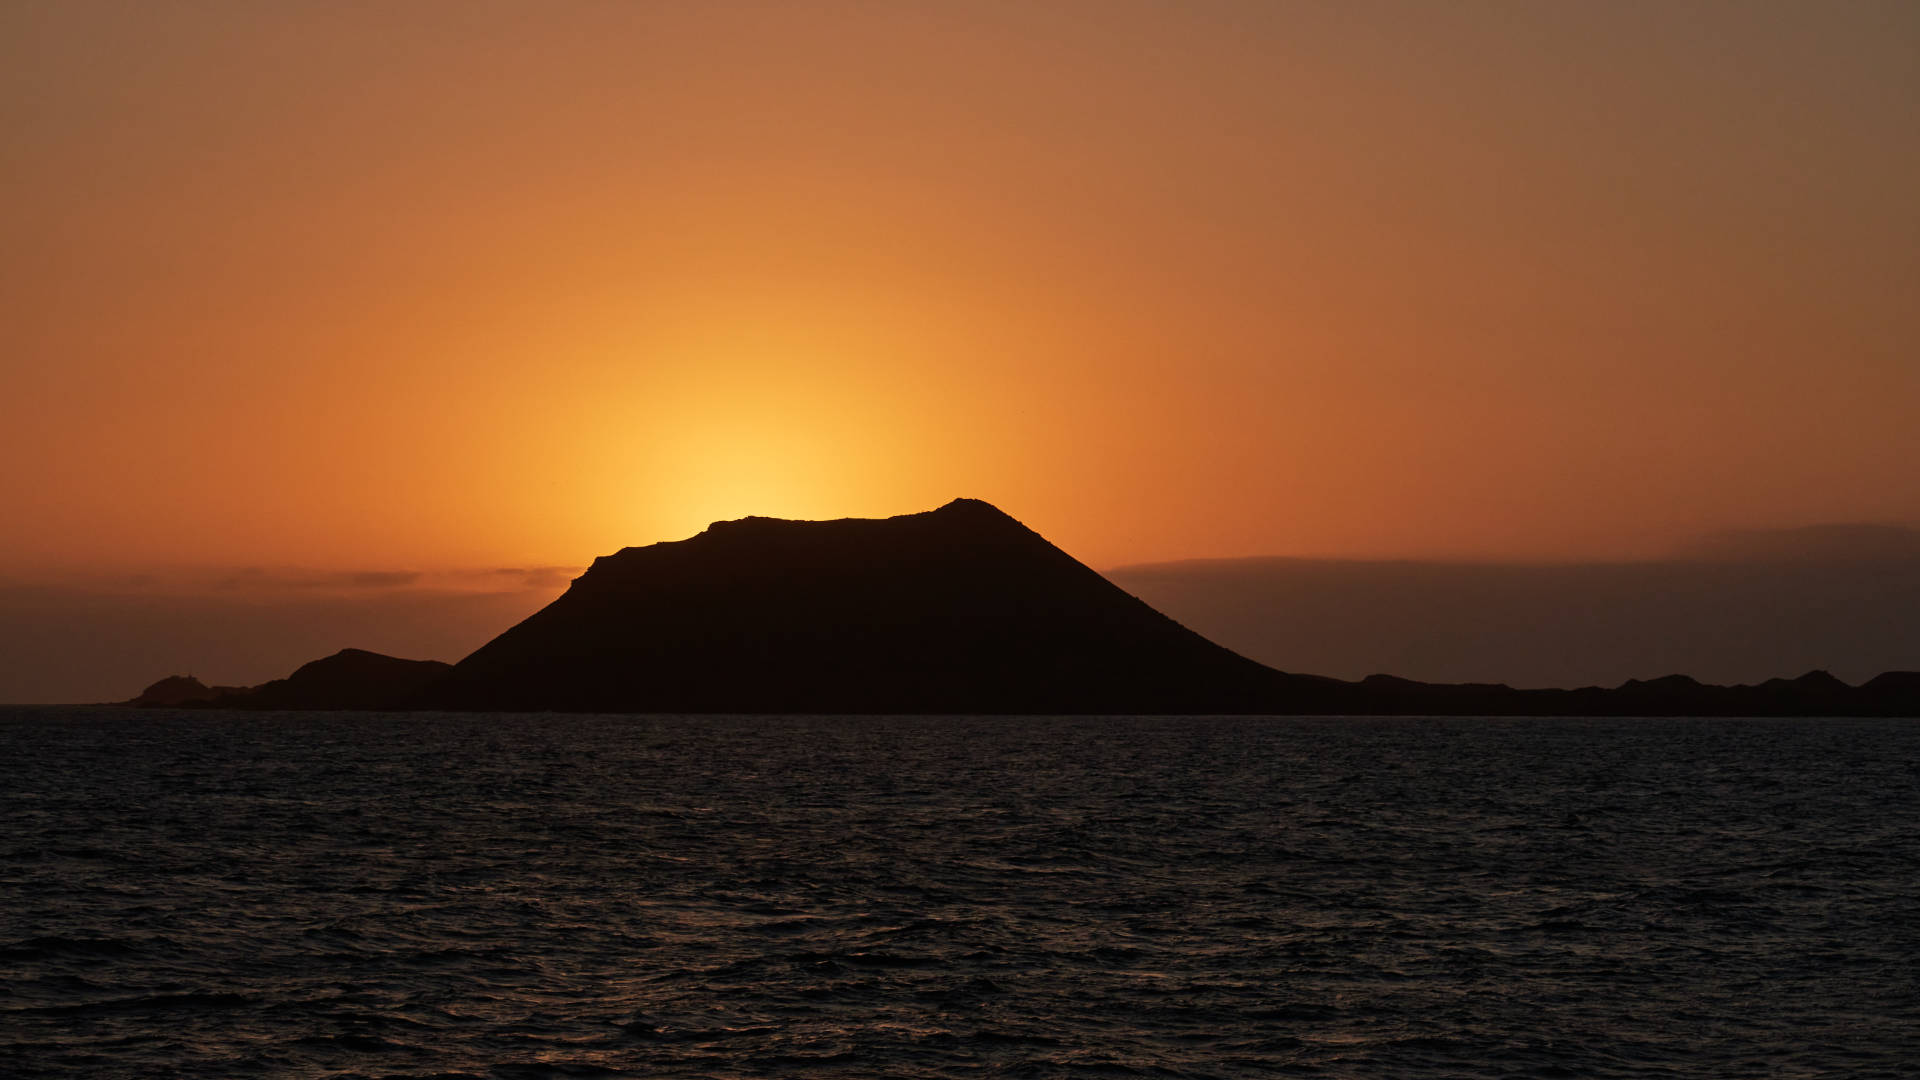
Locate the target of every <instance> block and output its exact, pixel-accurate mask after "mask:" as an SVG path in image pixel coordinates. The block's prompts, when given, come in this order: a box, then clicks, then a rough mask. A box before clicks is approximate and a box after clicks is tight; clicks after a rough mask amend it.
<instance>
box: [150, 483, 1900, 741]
mask: <svg viewBox="0 0 1920 1080" xmlns="http://www.w3.org/2000/svg"><path fill="white" fill-rule="evenodd" d="M129 704H134V705H148V706H163V705H173V706H187V707H194V706H211V707H226V708H246V709H452V710H501V711H528V712H537V711H595V712H627V713H722V712H725V713H827V714H832V713H914V714H941V713H949V714H956V713H999V714H1050V713H1082V714H1085V713H1113V714H1179V713H1254V714H1258V713H1271V714H1285V713H1293V714H1302V713H1305V714H1313V713H1323V714H1344V715H1365V714H1383V715H1384V714H1427V715H1639V716H1661V715H1751V716H1766V715H1897V716H1914V715H1920V674H1915V673H1910V672H1892V673H1888V674H1885V675H1882V676H1880V677H1878V678H1876V679H1874V680H1872V681H1871V682H1869V683H1867V684H1865V685H1863V686H1858V687H1855V686H1850V685H1848V684H1846V683H1844V682H1842V681H1840V680H1839V679H1836V678H1834V677H1833V676H1831V675H1828V674H1826V673H1825V672H1811V673H1809V674H1807V675H1804V676H1801V677H1800V678H1797V679H1790V680H1789V679H1773V680H1770V681H1768V682H1765V683H1762V684H1759V685H1755V686H1732V687H1726V686H1709V685H1705V684H1702V683H1699V682H1697V681H1695V680H1693V679H1690V678H1687V677H1685V676H1669V677H1666V678H1661V679H1654V680H1649V681H1637V680H1636V681H1629V682H1627V683H1626V684H1624V685H1622V686H1619V687H1616V688H1613V689H1602V688H1600V687H1585V688H1581V689H1576V690H1515V689H1512V688H1510V687H1508V686H1505V685H1500V684H1481V683H1473V684H1458V685H1445V684H1432V683H1422V682H1414V681H1411V680H1407V679H1399V678H1393V677H1391V676H1385V675H1375V676H1371V677H1369V678H1366V679H1363V680H1361V681H1359V682H1343V681H1339V680H1335V679H1329V678H1322V677H1319V676H1313V675H1294V674H1287V673H1284V672H1281V671H1277V670H1275V669H1273V668H1270V667H1266V666H1263V665H1261V664H1258V663H1255V662H1254V661H1252V660H1249V659H1247V658H1245V657H1243V656H1240V655H1238V654H1236V653H1234V652H1231V651H1229V650H1227V649H1225V648H1222V647H1221V646H1219V645H1216V644H1214V643H1213V642H1211V641H1208V640H1207V639H1205V638H1203V637H1201V636H1200V635H1198V634H1196V633H1194V632H1192V631H1191V630H1188V629H1187V628H1185V627H1183V626H1181V625H1180V624H1178V623H1176V622H1174V621H1173V620H1172V619H1169V618H1167V617H1166V616H1165V615H1162V614H1161V613H1160V612H1158V611H1155V610H1154V609H1153V608H1151V607H1149V606H1148V605H1147V604H1145V603H1144V602H1142V601H1140V600H1139V599H1137V598H1135V597H1134V596H1132V595H1130V594H1128V593H1127V592H1125V591H1123V590H1122V589H1120V588H1119V587H1118V586H1116V585H1114V584H1112V583H1111V582H1109V581H1108V580H1106V579H1105V578H1103V577H1101V576H1100V575H1099V574H1097V573H1095V572H1094V571H1092V570H1090V569H1088V568H1087V567H1086V566H1084V565H1082V564H1081V563H1079V562H1077V561H1076V560H1074V559H1073V558H1072V557H1070V556H1068V555H1067V554H1066V553H1065V552H1062V551H1061V550H1060V549H1058V548H1056V547H1054V546H1053V545H1052V544H1050V543H1048V542H1047V541H1046V540H1045V539H1043V538H1041V537H1040V536H1039V535H1038V534H1036V533H1034V532H1033V531H1032V530H1030V529H1028V528H1026V527H1025V526H1024V525H1021V524H1020V523H1019V522H1017V521H1015V520H1014V519H1012V518H1011V517H1008V516H1007V515H1006V514H1004V513H1002V512H1000V511H999V510H997V509H995V508H994V507H992V506H990V505H988V504H987V503H984V502H980V501H978V500H973V499H959V500H955V501H954V502H951V503H949V504H947V505H946V506H943V507H941V508H939V509H938V510H932V511H928V512H926V513H921V514H908V515H904V516H901V517H894V518H886V519H882V520H866V519H845V520H840V521H783V520H776V519H771V518H744V519H741V520H738V521H725V522H718V523H716V524H714V525H713V526H711V527H710V528H708V529H707V530H706V531H705V532H702V533H701V534H699V535H698V536H694V537H692V538H690V539H687V540H681V541H674V542H669V543H660V544H653V545H651V546H648V547H641V548H627V549H625V550H623V551H620V552H618V553H617V554H614V555H609V556H605V557H603V558H600V559H598V560H595V562H594V564H593V565H592V566H591V567H590V568H589V569H588V570H587V572H586V573H584V574H582V575H581V576H580V577H579V578H577V579H576V580H575V581H574V582H573V584H572V586H571V587H570V588H569V589H568V590H567V592H566V593H565V594H563V595H562V596H560V597H559V598H558V599H556V600H555V601H553V602H552V603H551V604H549V605H547V606H546V607H545V608H543V609H541V610H540V611H538V612H536V613H535V614H534V615H532V616H531V617H529V618H527V619H526V620H524V621H523V622H521V623H520V624H519V625H517V626H514V627H513V628H511V629H509V630H508V631H506V632H505V633H503V634H501V635H500V636H499V637H497V638H495V639H494V640H492V641H491V642H489V643H487V644H486V645H485V646H483V647H481V648H480V649H479V650H478V651H476V652H474V653H473V654H472V655H470V656H468V657H467V658H466V659H464V660H462V661H461V662H460V663H459V664H457V665H447V664H443V663H439V662H437V661H428V660H399V659H395V658H393V657H390V656H381V655H379V654H377V653H371V652H366V651H363V650H359V649H346V650H342V651H341V652H339V653H336V654H335V655H333V656H330V657H327V658H325V659H323V660H316V661H314V662H312V663H310V664H307V665H305V666H303V667H301V668H300V669H299V670H298V671H295V672H294V673H293V674H292V675H290V676H288V677H287V678H285V679H278V680H275V681H273V682H270V683H266V684H263V685H261V686H258V687H253V688H249V689H235V688H229V687H217V688H209V687H205V686H203V685H202V684H200V683H199V682H198V681H197V680H193V679H190V678H187V677H174V678H170V679H163V680H161V681H160V682H159V683H156V684H154V685H153V686H152V687H149V688H148V690H147V691H146V692H145V693H143V694H142V695H141V696H140V697H139V698H136V699H134V701H132V702H129Z"/></svg>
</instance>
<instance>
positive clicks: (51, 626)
mask: <svg viewBox="0 0 1920 1080" xmlns="http://www.w3.org/2000/svg"><path fill="white" fill-rule="evenodd" d="M578 572H579V571H578V570H577V569H576V568H572V567H510V568H500V569H483V570H473V571H453V572H435V573H424V572H415V571H388V570H368V571H348V572H338V571H312V570H301V569H297V568H295V569H263V568H258V567H251V568H224V569H212V570H185V571H182V570H174V571H161V572H142V573H130V574H119V575H113V576H94V577H86V578H74V579H68V580H63V581H58V582H54V583H50V584H23V583H12V584H7V583H0V702H7V703H40V702H90V701H118V700H124V699H126V698H129V697H132V696H133V695H134V694H136V693H138V692H139V691H140V690H141V689H142V688H144V687H145V686H147V685H148V684H149V683H151V682H153V681H154V680H156V679H159V678H161V677H163V676H166V675H195V676H198V677H199V678H200V679H202V680H203V681H205V682H208V683H222V684H228V685H252V684H255V683H260V682H264V681H266V680H268V679H273V678H278V677H280V676H282V675H285V674H287V673H288V672H290V671H292V670H293V669H294V668H296V667H298V666H299V665H301V664H303V663H305V662H307V661H308V660H312V659H315V658H316V657H320V656H326V655H329V654H331V653H333V652H336V651H338V650H339V649H341V648H345V647H349V646H351V647H355V648H363V649H371V650H374V651H375V652H383V653H388V654H391V655H394V656H403V657H408V658H412V659H431V660H449V661H451V660H458V659H460V658H461V657H463V656H465V655H466V654H467V653H469V652H472V651H473V650H474V649H476V648H478V647H480V646H481V645H483V644H485V643H486V642H487V641H488V640H489V639H491V638H492V637H493V636H494V635H495V634H498V633H499V632H500V631H502V630H504V629H506V628H507V627H509V626H511V625H513V624H514V623H516V622H518V621H519V620H521V619H523V618H526V617H527V616H528V615H530V614H532V613H533V612H535V611H537V610H539V609H540V607H542V606H543V605H545V604H546V603H547V602H548V601H550V600H552V599H553V598H554V597H555V596H557V595H559V594H560V592H562V591H563V590H564V589H565V588H566V585H567V583H568V581H570V580H571V579H572V578H573V577H574V576H575V575H577V574H578Z"/></svg>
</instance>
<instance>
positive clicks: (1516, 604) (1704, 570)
mask: <svg viewBox="0 0 1920 1080" xmlns="http://www.w3.org/2000/svg"><path fill="white" fill-rule="evenodd" d="M1107 576H1108V577H1110V578H1112V579H1113V580H1114V581H1115V582H1117V583H1118V584H1119V585H1120V586H1121V587H1123V588H1125V589H1127V590H1129V591H1131V592H1133V593H1135V594H1136V595H1138V596H1139V597H1141V598H1142V599H1143V600H1145V601H1147V602H1148V603H1149V604H1152V605H1154V606H1155V607H1158V608H1160V609H1161V610H1162V611H1165V612H1166V613H1167V614H1169V615H1171V616H1173V617H1174V618H1175V619H1178V620H1180V621H1181V622H1183V623H1185V624H1186V625H1188V626H1189V627H1191V628H1193V629H1194V630H1196V631H1199V632H1200V633H1202V634H1205V635H1206V636H1208V637H1210V638H1213V639H1214V640H1216V641H1218V642H1220V643H1221V644H1223V645H1226V646H1228V647H1229V648H1232V649H1235V650H1238V651H1240V652H1242V653H1244V654H1246V655H1247V656H1250V657H1252V658H1254V659H1256V660H1259V661H1261V662H1263V663H1266V664H1270V665H1272V666H1274V667H1278V668H1281V669H1283V670H1287V671H1300V672H1312V673H1315V674H1323V675H1333V676H1338V677H1341V678H1349V679H1352V678H1361V677H1364V676H1366V675H1369V674H1373V673H1375V672H1386V673H1390V674H1394V675H1401V676H1405V677H1408V678H1414V679H1423V680H1432V681H1439V682H1505V683H1508V684H1510V685H1515V686H1583V685H1602V686H1612V685H1617V684H1619V683H1620V682H1623V681H1625V680H1626V679H1629V678H1643V679H1644V678H1653V677H1657V676H1661V675H1667V674H1672V673H1675V672H1680V673H1685V674H1688V675H1692V676H1694V677H1696V678H1700V679H1703V680H1706V681H1709V682H1718V683H1742V682H1758V681H1761V680H1764V679H1768V678H1772V677H1775V676H1794V675H1799V674H1802V673H1804V672H1806V671H1809V670H1812V669H1815V668H1822V669H1825V670H1828V671H1831V672H1832V673H1833V674H1835V675H1838V676H1839V677H1840V678H1842V679H1845V680H1847V681H1849V682H1855V683H1857V682H1860V681H1862V680H1865V679H1867V678H1870V677H1872V676H1874V675H1876V674H1879V673H1880V672H1882V671H1888V670H1920V533H1916V532H1915V531H1914V530H1911V529H1902V528H1898V527H1881V526H1874V527H1856V526H1844V527H1831V528H1821V529H1810V530H1782V531H1779V532H1750V533H1744V534H1725V535H1723V536H1721V537H1717V538H1714V539H1712V540H1710V541H1703V542H1702V543H1700V544H1698V545H1693V546H1691V547H1689V549H1688V550H1687V553H1686V554H1685V556H1684V557H1677V558H1675V559H1672V560H1668V561H1657V562H1639V563H1587V564H1572V565H1555V566H1541V565H1501V564H1463V563H1432V562H1355V561H1339V560H1316V559H1230V560H1206V561H1199V562H1182V563H1165V564H1159V565H1152V566H1133V567H1123V568H1120V569H1118V570H1114V571H1110V572H1109V573H1108V575H1107Z"/></svg>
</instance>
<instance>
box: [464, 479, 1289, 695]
mask: <svg viewBox="0 0 1920 1080" xmlns="http://www.w3.org/2000/svg"><path fill="white" fill-rule="evenodd" d="M1288 678H1289V677H1288V676H1285V675H1282V674H1281V673H1279V672H1276V671H1274V670H1272V669H1270V668H1266V667H1263V666H1261V665H1259V664H1256V663H1254V662H1253V661H1251V660H1248V659H1246V658H1245V657H1242V656H1239V655H1237V654H1235V653H1232V652H1229V651H1228V650H1226V649H1225V648H1222V647H1221V646H1218V645H1215V644H1213V643H1212V642H1210V641H1207V640H1206V639H1205V638H1202V637H1200V636H1199V635H1198V634H1195V633H1193V632H1192V631H1190V630H1188V629H1186V628H1185V627H1183V626H1181V625H1179V624H1178V623H1176V622H1174V621H1173V620H1171V619H1169V618H1167V617H1166V616H1164V615H1162V614H1160V613H1159V612H1157V611H1154V610H1153V609H1152V608H1150V607H1148V606H1147V605H1146V604H1145V603H1142V602H1141V601H1140V600H1138V599H1136V598H1135V597H1133V596H1131V595H1129V594H1128V593H1126V592H1124V591H1123V590H1121V589H1120V588H1119V587H1118V586H1115V585H1114V584H1112V583H1111V582H1109V581H1107V580H1106V579H1105V578H1103V577H1101V576H1100V575H1099V574H1097V573H1095V572H1094V571H1092V570H1091V569H1089V568H1088V567H1086V566H1085V565H1083V564H1081V563H1080V562H1078V561H1076V560H1075V559H1073V558H1072V557H1071V556H1069V555H1067V554H1066V553H1065V552H1063V551H1061V550H1060V549H1059V548H1057V547H1054V546H1053V545H1052V544H1050V543H1048V542H1047V541H1046V540H1045V539H1044V538H1043V537H1041V536H1040V535H1039V534H1037V533H1035V532H1033V531H1032V530H1030V529H1028V528H1027V527H1026V526H1025V525H1022V524H1021V523H1020V522H1018V521H1016V520H1015V519H1014V518H1012V517H1010V516H1008V515H1007V514H1005V513H1004V512H1002V511H1001V510H999V509H998V508H997V507H995V506H993V505H992V504H990V503H987V502H983V501H981V500H979V499H955V500H953V501H951V502H949V503H947V504H945V505H944V506H941V507H939V508H938V509H935V510H929V511H923V512H921V513H917V514H903V515H900V516H898V517H890V518H841V519H838V520H831V521H787V520H782V519H779V518H766V517H747V518H740V519H737V520H733V521H725V522H715V523H714V524H713V525H711V526H709V527H708V528H707V530H706V531H704V532H702V533H700V534H699V535H697V536H694V537H691V538H689V539H687V540H679V541H671V542H667V543H660V544H652V545H649V546H647V547H630V548H625V549H623V550H621V551H620V552H618V553H616V554H613V555H607V556H603V557H601V558H599V559H596V560H594V563H593V565H592V567H590V568H589V569H588V571H587V572H586V573H585V574H583V575H581V576H580V578H578V579H577V580H576V581H575V582H574V583H573V586H572V587H571V588H570V589H568V590H567V592H566V594H564V595H562V596H561V597H560V598H559V599H557V600H555V601H554V602H553V603H552V604H550V605H548V606H547V607H546V608H544V609H542V610H541V611H539V612H537V613H535V614H534V615H533V616H532V617H530V618H528V619H527V620H526V621H525V622H523V623H521V624H520V625H519V626H516V627H514V628H512V629H511V630H508V631H507V632H506V633H505V634H502V635H501V636H500V637H498V638H495V639H494V640H493V641H492V642H490V643H488V644H487V645H486V646H484V647H482V648H481V649H480V650H479V651H478V652H476V653H474V654H473V655H472V656H469V657H467V658H466V659H465V660H463V661H461V662H460V664H459V665H458V666H457V667H456V669H455V671H454V672H453V674H452V676H451V678H450V679H449V680H448V682H447V684H446V686H445V688H444V690H445V695H446V697H445V703H446V704H448V705H451V706H453V707H477V708H496V709H511V708H562V709H595V710H606V711H618V712H631V711H643V712H673V711H688V712H917V713H928V712H940V713H956V712H995V713H1006V712H1090V711H1091V712H1100V711H1117V712H1138V711H1143V710H1144V711H1162V712H1169V711H1170V712H1210V711H1232V710H1236V709H1239V710H1244V709H1245V708H1248V707H1250V706H1251V705H1252V704H1254V703H1255V702H1258V701H1264V700H1270V699H1271V697H1272V695H1273V693H1274V692H1275V690H1276V688H1277V687H1278V685H1279V684H1280V683H1283V682H1285V681H1286V680H1287V679H1288ZM1316 685H1318V683H1317V682H1316Z"/></svg>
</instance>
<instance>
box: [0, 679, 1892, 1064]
mask: <svg viewBox="0 0 1920 1080" xmlns="http://www.w3.org/2000/svg"><path fill="white" fill-rule="evenodd" d="M1916 1073H1920V722H1916V721H1900V720H1819V719H1806V720H1727V719H1716V720H1698V719H1636V720H1593V719H1474V718H1444V719H1433V718H1424V719H1423V718H1395V719H1366V718H1361V719H1355V718H1337V719H1336V718H1258V717H1231V718H1143V717H1110V718H1052V717H1017V718H975V717H893V718H889V717H672V716H642V717H629V716H555V715H445V714H412V715H387V714H357V715H355V714H325V713H277V714H276V713H253V714H242V713H224V712H174V711H152V712H133V711H126V710H119V709H90V708H62V709H53V708H11V709H4V710H0V1075H5V1076H8V1077H90V1078H92V1077H105V1078H112V1077H141V1078H147V1077H193V1078H211V1077H263V1076H264V1077H302V1078H322V1077H442V1078H451V1077H487V1078H492V1077H514V1078H519V1077H580V1076H594V1077H598V1076H671V1077H748V1076H751V1077H787V1076H802V1075H814V1076H832V1077H862V1076H864V1077H908V1078H912V1077H997V1076H1010V1077H1134V1076H1139V1077H1196V1078H1197V1077H1252V1076H1292V1075H1300V1076H1318V1077H1398V1076H1435V1077H1442V1076H1444V1077H1583V1078H1584V1077H1677V1076H1702V1077H1705V1076H1711V1077H1767V1078H1787V1077H1841V1076H1845V1077H1910V1076H1913V1075H1915V1074H1916Z"/></svg>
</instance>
